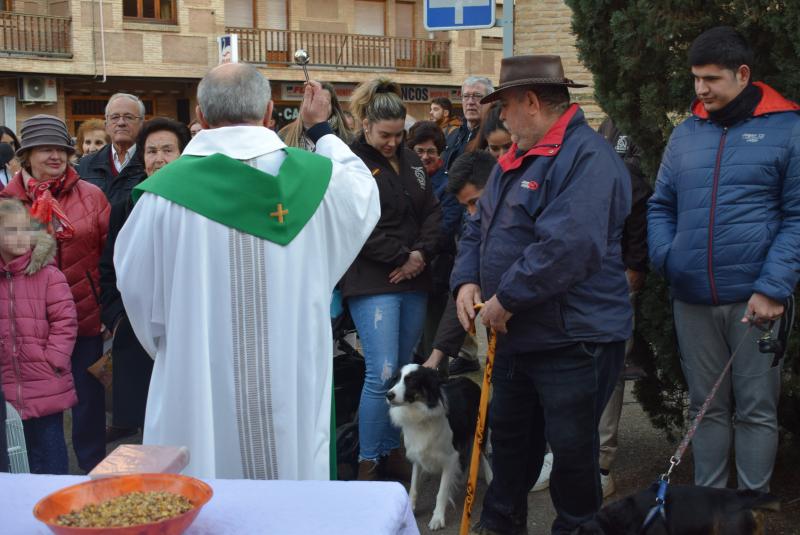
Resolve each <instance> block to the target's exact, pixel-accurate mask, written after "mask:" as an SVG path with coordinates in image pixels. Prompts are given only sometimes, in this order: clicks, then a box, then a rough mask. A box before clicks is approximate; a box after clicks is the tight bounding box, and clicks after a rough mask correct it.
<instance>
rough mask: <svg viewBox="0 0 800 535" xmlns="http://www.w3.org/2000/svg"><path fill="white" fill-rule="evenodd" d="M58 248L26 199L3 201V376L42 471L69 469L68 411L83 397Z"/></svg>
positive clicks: (32, 459) (34, 467)
mask: <svg viewBox="0 0 800 535" xmlns="http://www.w3.org/2000/svg"><path fill="white" fill-rule="evenodd" d="M55 254H56V243H55V240H53V238H51V237H50V236H49V235H48V234H47V233H46V232H43V231H36V230H34V226H33V224H32V221H31V218H30V216H29V214H28V211H27V209H26V208H25V206H24V205H23V204H22V203H21V202H20V201H18V200H16V199H5V200H0V377H1V378H2V385H3V393H4V394H5V398H6V400H8V401H9V402H10V403H11V404H12V405H13V406H14V408H15V409H16V410H17V412H19V414H20V417H21V418H22V425H23V428H24V431H25V442H26V446H27V449H28V461H29V464H30V468H31V472H32V473H35V474H66V473H67V472H68V469H69V463H68V458H67V445H66V442H65V440H64V411H65V410H66V409H68V408H70V407H72V406H73V405H75V403H77V401H78V398H77V396H76V394H75V385H74V383H73V379H72V371H71V370H72V367H71V363H70V355H71V354H72V349H73V346H74V345H75V337H76V335H77V332H78V320H77V315H76V312H75V302H74V300H73V298H72V293H71V292H70V289H69V286H68V285H67V280H66V278H65V277H64V274H63V273H61V271H59V270H58V268H57V267H55V265H54V264H53V259H54V258H55Z"/></svg>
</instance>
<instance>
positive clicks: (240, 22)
mask: <svg viewBox="0 0 800 535" xmlns="http://www.w3.org/2000/svg"><path fill="white" fill-rule="evenodd" d="M254 23H255V9H254V6H253V0H225V26H234V27H236V28H255V27H256V26H255V24H254Z"/></svg>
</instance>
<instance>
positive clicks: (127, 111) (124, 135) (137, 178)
mask: <svg viewBox="0 0 800 535" xmlns="http://www.w3.org/2000/svg"><path fill="white" fill-rule="evenodd" d="M105 120H106V132H107V133H108V135H109V136H110V137H111V143H109V144H108V145H106V146H105V147H103V148H102V149H100V150H99V151H98V152H96V153H94V154H91V155H87V156H85V157H83V158H82V159H81V160H80V162H79V163H78V174H79V175H80V176H81V178H83V179H84V180H87V181H89V182H91V183H92V184H94V185H95V186H97V187H99V188H100V189H101V190H103V193H105V194H106V197H107V198H108V202H109V203H110V204H112V205H114V204H116V203H118V202H124V201H126V200H127V199H128V198H129V197H130V194H131V190H132V189H133V187H134V186H136V185H137V184H138V183H139V182H141V181H142V180H144V179H145V177H146V174H145V172H144V165H143V164H142V160H141V158H138V157H135V154H136V136H137V135H139V130H141V128H142V123H143V121H144V104H143V103H142V101H141V100H139V97H137V96H135V95H130V94H128V93H116V94H114V95H112V96H111V98H110V99H109V100H108V104H107V105H106V117H105Z"/></svg>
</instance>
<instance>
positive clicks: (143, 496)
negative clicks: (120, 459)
mask: <svg viewBox="0 0 800 535" xmlns="http://www.w3.org/2000/svg"><path fill="white" fill-rule="evenodd" d="M191 509H192V502H190V501H189V500H188V499H186V498H185V497H183V496H181V495H179V494H174V493H172V492H131V493H130V494H123V495H122V496H118V497H116V498H112V499H110V500H106V501H103V502H100V503H98V504H94V505H87V506H86V507H83V508H82V509H79V510H77V511H71V512H70V513H68V514H65V515H60V516H59V517H58V519H57V520H56V524H58V525H59V526H70V527H76V528H112V527H121V526H136V525H138V524H149V523H151V522H158V521H160V520H166V519H168V518H172V517H173V516H178V515H181V514H183V513H185V512H187V511H189V510H191Z"/></svg>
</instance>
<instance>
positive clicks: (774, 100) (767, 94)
mask: <svg viewBox="0 0 800 535" xmlns="http://www.w3.org/2000/svg"><path fill="white" fill-rule="evenodd" d="M753 85H754V86H756V87H758V88H760V89H761V100H760V101H759V102H758V106H756V109H755V110H753V117H758V116H759V115H766V114H767V113H779V112H784V111H797V110H800V106H798V105H797V104H796V103H795V102H792V101H791V100H789V99H787V98H784V97H783V95H781V94H780V93H778V92H777V91H775V90H774V89H772V88H771V87H770V86H768V85H767V84H765V83H764V82H753ZM692 113H693V114H695V115H696V116H698V117H699V118H701V119H708V112H707V111H706V109H705V108H704V107H703V102H702V101H701V100H699V99H695V101H694V103H693V104H692Z"/></svg>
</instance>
